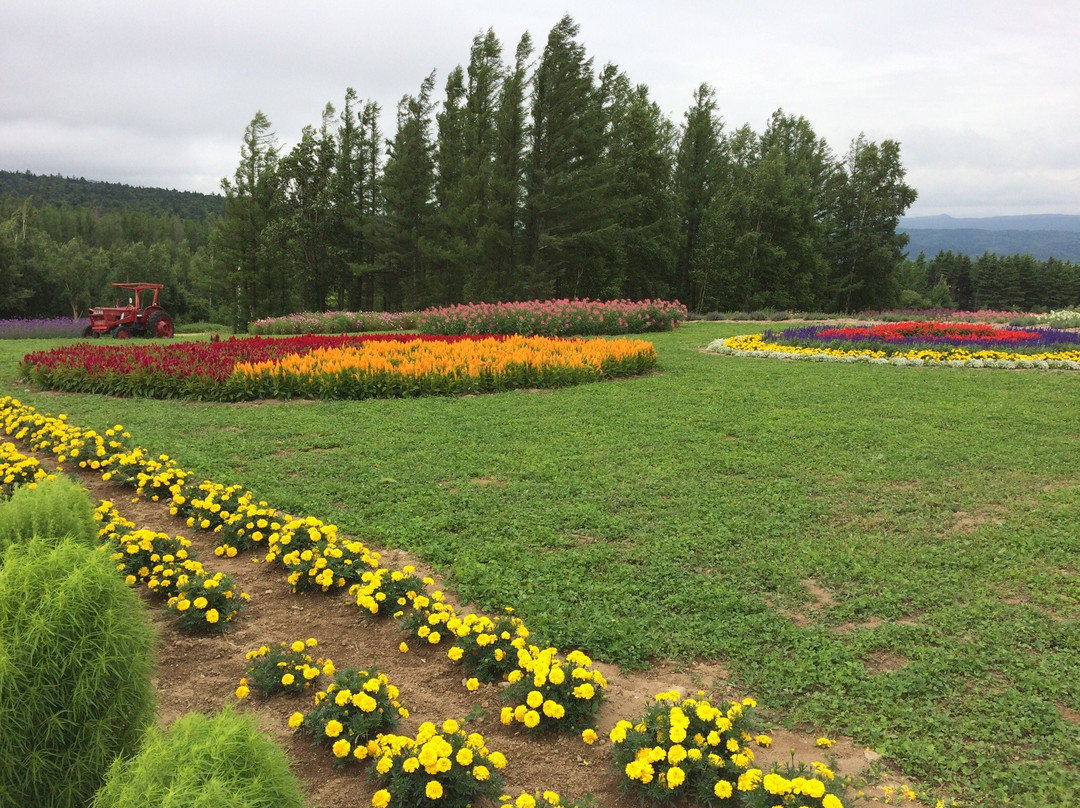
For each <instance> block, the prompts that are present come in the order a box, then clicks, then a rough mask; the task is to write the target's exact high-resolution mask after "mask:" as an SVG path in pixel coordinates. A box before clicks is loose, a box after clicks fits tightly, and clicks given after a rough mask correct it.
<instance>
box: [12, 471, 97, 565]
mask: <svg viewBox="0 0 1080 808" xmlns="http://www.w3.org/2000/svg"><path fill="white" fill-rule="evenodd" d="M97 534H98V525H97V522H96V521H95V519H94V506H93V504H91V502H90V495H89V494H87V492H86V489H85V488H83V487H82V486H81V485H80V484H79V483H78V482H77V481H75V480H74V479H72V478H71V477H64V476H56V477H52V478H50V479H45V480H41V481H40V482H38V483H35V484H33V485H20V486H19V487H17V488H16V489H15V491H14V492H13V493H12V495H11V497H10V499H8V500H7V501H6V502H0V553H2V552H3V550H4V548H5V547H7V546H8V545H9V544H14V543H16V542H23V541H26V540H28V539H31V538H33V537H41V538H45V539H62V538H65V537H71V538H73V539H75V540H76V541H78V542H80V543H81V544H84V545H86V546H88V547H94V546H96V545H97V543H98V541H97Z"/></svg>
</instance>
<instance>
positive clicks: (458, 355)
mask: <svg viewBox="0 0 1080 808" xmlns="http://www.w3.org/2000/svg"><path fill="white" fill-rule="evenodd" d="M655 363H656V349H655V348H654V347H653V345H652V343H651V342H644V341H642V340H634V339H616V340H603V339H589V340H562V339H551V338H549V337H520V336H514V337H508V338H505V339H496V338H491V339H478V340H461V341H456V342H444V341H436V340H419V339H418V340H415V341H412V342H369V343H365V344H363V345H360V346H353V345H343V346H341V347H337V348H333V347H332V348H317V349H315V350H312V351H310V352H308V353H304V354H291V355H288V356H284V357H281V358H278V359H271V360H267V361H263V362H238V363H237V364H236V365H235V366H234V367H233V372H232V376H231V378H230V379H229V382H228V384H229V386H230V387H231V388H233V389H234V390H236V391H238V392H239V395H238V396H237V397H239V398H248V397H257V398H261V397H267V398H279V397H289V396H307V397H313V398H368V397H374V396H395V395H397V396H404V395H430V394H443V395H445V394H460V393H483V392H494V391H498V390H507V389H513V388H518V387H561V386H565V385H571V384H580V383H582V382H588V381H596V380H598V379H601V378H604V377H605V376H627V375H633V374H637V373H643V372H645V371H646V370H649V369H650V368H652V367H653V365H654V364H655ZM241 391H242V392H241Z"/></svg>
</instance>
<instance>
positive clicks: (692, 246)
mask: <svg viewBox="0 0 1080 808" xmlns="http://www.w3.org/2000/svg"><path fill="white" fill-rule="evenodd" d="M723 128H724V124H723V122H722V121H721V119H720V116H719V115H718V114H717V104H716V91H715V90H714V89H713V88H712V87H710V86H709V85H708V84H702V85H700V86H699V87H698V88H697V89H696V90H695V91H694V101H693V104H692V105H691V106H690V109H688V110H687V111H686V115H685V120H684V122H683V125H682V131H681V133H680V138H679V149H678V154H677V156H676V160H675V200H676V205H677V213H678V217H679V254H678V259H677V263H676V270H675V282H674V284H673V288H672V291H673V293H674V295H675V296H676V297H677V298H678V299H679V300H681V301H683V302H684V303H687V304H688V305H693V304H692V302H691V301H692V300H693V292H692V289H691V274H692V266H693V264H692V261H693V256H694V255H695V252H696V251H697V246H698V237H699V233H700V232H701V221H702V218H703V217H704V215H705V210H706V209H707V208H708V207H709V204H710V203H711V202H712V198H713V195H714V194H715V193H716V192H717V189H718V187H719V184H720V181H721V176H722V175H723V173H724V172H725V170H727V169H728V167H727V166H726V163H727V155H726V140H725V138H724V132H723Z"/></svg>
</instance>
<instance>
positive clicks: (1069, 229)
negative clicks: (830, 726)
mask: <svg viewBox="0 0 1080 808" xmlns="http://www.w3.org/2000/svg"><path fill="white" fill-rule="evenodd" d="M900 229H901V230H1060V231H1062V232H1066V233H1080V216H1067V215H1065V214H1062V213H1045V214H1035V215H1028V216H985V217H982V218H977V219H954V218H953V217H952V216H948V215H945V214H942V215H940V216H905V217H904V218H903V219H901V220H900Z"/></svg>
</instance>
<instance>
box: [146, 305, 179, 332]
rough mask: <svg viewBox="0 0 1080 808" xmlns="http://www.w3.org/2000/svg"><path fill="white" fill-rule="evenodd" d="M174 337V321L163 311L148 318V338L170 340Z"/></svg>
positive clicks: (156, 312)
mask: <svg viewBox="0 0 1080 808" xmlns="http://www.w3.org/2000/svg"><path fill="white" fill-rule="evenodd" d="M172 335H173V323H172V319H171V318H170V317H169V315H167V314H166V313H165V312H163V311H155V312H154V313H153V314H151V315H150V316H149V317H147V318H146V336H148V337H162V338H165V339H168V338H169V337H171V336H172Z"/></svg>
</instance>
